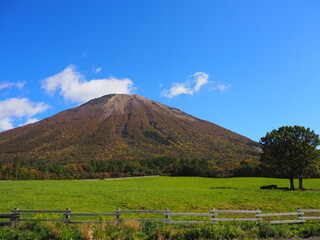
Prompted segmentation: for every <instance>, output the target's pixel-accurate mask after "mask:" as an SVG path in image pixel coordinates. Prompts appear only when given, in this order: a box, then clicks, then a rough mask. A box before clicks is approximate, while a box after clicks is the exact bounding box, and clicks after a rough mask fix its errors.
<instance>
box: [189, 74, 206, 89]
mask: <svg viewBox="0 0 320 240" xmlns="http://www.w3.org/2000/svg"><path fill="white" fill-rule="evenodd" d="M192 77H194V78H195V79H194V82H195V83H196V85H195V86H194V91H195V92H197V91H199V90H200V88H201V87H202V86H203V85H205V84H207V83H208V82H209V75H208V74H206V73H204V72H196V73H195V74H193V75H192Z"/></svg>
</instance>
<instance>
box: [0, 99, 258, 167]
mask: <svg viewBox="0 0 320 240" xmlns="http://www.w3.org/2000/svg"><path fill="white" fill-rule="evenodd" d="M256 145H257V143H256V142H254V141H252V140H250V139H248V138H246V137H244V136H241V135H239V134H237V133H234V132H232V131H229V130H227V129H225V128H222V127H220V126H218V125H216V124H214V123H211V122H208V121H204V120H201V119H198V118H195V117H193V116H191V115H188V114H186V113H184V112H182V111H180V110H179V109H176V108H172V107H170V106H167V105H164V104H161V103H158V102H155V101H151V100H148V99H145V98H143V97H141V96H138V95H124V94H112V95H106V96H103V97H100V98H96V99H93V100H91V101H89V102H87V103H85V104H83V105H81V106H79V107H76V108H72V109H69V110H66V111H63V112H60V113H58V114H56V115H54V116H52V117H49V118H46V119H43V120H42V121H39V122H37V123H34V124H29V125H26V126H23V127H18V128H15V129H12V130H9V131H6V132H2V133H0V158H1V159H9V158H12V157H13V156H16V155H19V156H23V157H25V158H26V159H29V160H32V161H41V160H43V161H53V162H61V163H64V162H84V161H89V160H111V159H115V160H116V159H138V160H139V159H146V158H156V157H159V156H170V157H176V158H189V159H190V158H198V159H199V158H201V159H212V160H213V161H216V162H218V163H220V165H224V166H225V167H227V166H228V165H230V164H233V165H234V164H236V163H239V162H240V161H242V160H245V159H257V155H258V151H257V147H256Z"/></svg>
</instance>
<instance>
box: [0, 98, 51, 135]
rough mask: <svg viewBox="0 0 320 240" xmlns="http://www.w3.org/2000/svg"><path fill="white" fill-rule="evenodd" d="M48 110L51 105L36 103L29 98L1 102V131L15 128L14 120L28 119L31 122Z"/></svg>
mask: <svg viewBox="0 0 320 240" xmlns="http://www.w3.org/2000/svg"><path fill="white" fill-rule="evenodd" d="M48 108H49V105H47V104H45V103H44V102H39V103H35V102H31V101H30V100H29V99H28V98H9V99H7V100H4V101H0V130H8V129H11V128H13V121H14V119H17V118H18V119H19V118H23V117H26V118H28V119H29V120H30V119H32V117H33V116H35V115H36V114H38V113H41V112H44V111H46V110H47V109H48Z"/></svg>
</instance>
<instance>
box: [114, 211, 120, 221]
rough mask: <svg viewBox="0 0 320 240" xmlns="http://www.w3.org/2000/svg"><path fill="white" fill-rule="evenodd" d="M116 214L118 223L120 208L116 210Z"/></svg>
mask: <svg viewBox="0 0 320 240" xmlns="http://www.w3.org/2000/svg"><path fill="white" fill-rule="evenodd" d="M115 212H116V214H117V216H116V222H120V221H121V220H120V214H121V213H120V208H118V209H117V210H116V211H115Z"/></svg>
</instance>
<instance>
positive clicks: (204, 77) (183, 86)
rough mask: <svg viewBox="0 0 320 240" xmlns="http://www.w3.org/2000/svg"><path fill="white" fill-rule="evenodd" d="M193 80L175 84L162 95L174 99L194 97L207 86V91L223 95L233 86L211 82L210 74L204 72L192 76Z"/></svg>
mask: <svg viewBox="0 0 320 240" xmlns="http://www.w3.org/2000/svg"><path fill="white" fill-rule="evenodd" d="M190 77H192V78H193V79H191V80H186V81H185V82H184V83H173V84H172V87H171V88H170V89H164V90H163V91H162V93H161V95H162V96H164V97H168V98H172V97H174V96H177V95H180V94H188V95H193V94H194V93H195V92H198V91H199V90H200V89H201V88H203V87H204V86H205V85H206V86H207V89H208V90H209V91H210V90H216V89H217V90H220V92H221V93H223V92H225V91H227V89H228V88H229V87H230V86H231V85H230V84H229V85H226V84H221V83H217V82H212V81H209V74H207V73H204V72H196V73H194V74H193V75H191V76H190ZM208 86H209V87H208Z"/></svg>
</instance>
